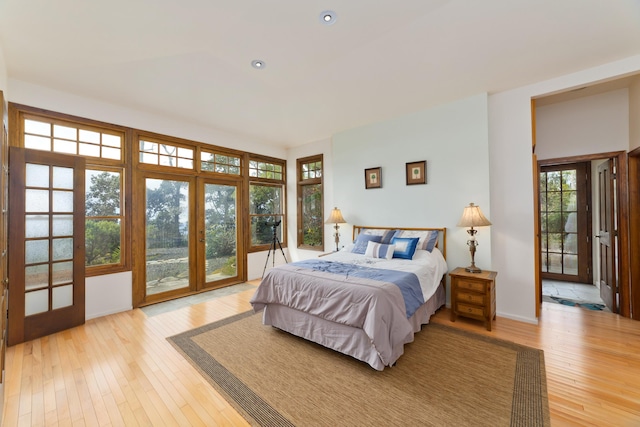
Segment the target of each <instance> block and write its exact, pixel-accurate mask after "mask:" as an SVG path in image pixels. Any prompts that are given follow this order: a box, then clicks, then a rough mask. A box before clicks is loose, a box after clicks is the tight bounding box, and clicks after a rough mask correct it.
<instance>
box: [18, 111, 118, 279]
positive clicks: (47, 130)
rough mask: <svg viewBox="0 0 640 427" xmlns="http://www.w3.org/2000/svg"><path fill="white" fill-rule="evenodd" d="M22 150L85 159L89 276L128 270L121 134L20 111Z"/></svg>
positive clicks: (65, 118)
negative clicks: (50, 152)
mask: <svg viewBox="0 0 640 427" xmlns="http://www.w3.org/2000/svg"><path fill="white" fill-rule="evenodd" d="M19 117H20V120H21V125H22V126H21V128H22V130H23V132H22V134H21V143H22V145H23V146H24V148H28V149H32V150H43V151H52V152H56V153H60V154H70V155H77V156H83V157H85V158H86V159H87V160H86V165H87V166H86V170H85V180H86V181H85V266H86V268H87V269H86V273H87V276H91V275H96V274H105V273H110V272H114V271H122V270H124V269H126V268H127V264H128V257H126V256H125V255H124V254H125V251H126V250H128V248H127V247H126V241H127V240H126V238H125V233H126V225H127V224H126V221H125V212H124V187H123V183H124V179H125V177H124V175H125V164H124V158H125V156H124V150H125V144H124V141H125V131H124V129H123V128H121V127H119V126H113V125H105V124H103V123H96V122H93V121H91V120H87V119H81V118H72V117H70V116H66V115H62V114H58V113H45V114H39V113H37V114H36V113H34V112H25V111H21V112H20V115H19Z"/></svg>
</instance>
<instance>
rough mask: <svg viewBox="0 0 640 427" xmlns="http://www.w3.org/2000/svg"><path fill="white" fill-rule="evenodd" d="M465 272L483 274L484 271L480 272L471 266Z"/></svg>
mask: <svg viewBox="0 0 640 427" xmlns="http://www.w3.org/2000/svg"><path fill="white" fill-rule="evenodd" d="M464 271H468V272H469V273H482V270H480V269H479V268H478V267H476V266H475V265H470V266H469V267H467V268H465V269H464Z"/></svg>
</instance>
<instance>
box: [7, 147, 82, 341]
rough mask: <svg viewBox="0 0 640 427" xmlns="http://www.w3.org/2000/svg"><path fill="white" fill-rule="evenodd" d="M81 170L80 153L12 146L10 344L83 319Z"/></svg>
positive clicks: (10, 159) (10, 165) (10, 181)
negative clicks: (75, 154) (70, 154)
mask: <svg viewBox="0 0 640 427" xmlns="http://www.w3.org/2000/svg"><path fill="white" fill-rule="evenodd" d="M84 170H85V160H84V158H82V157H79V156H69V155H62V154H57V153H51V152H45V151H36V150H28V149H23V148H18V147H10V151H9V204H10V206H11V216H10V218H9V247H10V253H9V263H10V271H9V283H10V284H11V291H10V295H9V321H8V327H9V328H8V332H9V333H8V345H14V344H18V343H21V342H24V341H29V340H32V339H35V338H39V337H42V336H45V335H49V334H52V333H54V332H58V331H62V330H65V329H69V328H72V327H74V326H78V325H81V324H83V323H84V320H85V287H84V285H85V283H84V280H85V278H84V264H85V249H84V213H85V211H84V202H85V200H84V197H85V195H84V187H85V180H84Z"/></svg>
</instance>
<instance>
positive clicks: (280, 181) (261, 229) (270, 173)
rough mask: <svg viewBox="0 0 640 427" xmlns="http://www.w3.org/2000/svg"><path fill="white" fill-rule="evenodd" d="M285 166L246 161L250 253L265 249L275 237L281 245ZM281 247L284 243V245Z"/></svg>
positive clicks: (253, 160) (276, 162)
mask: <svg viewBox="0 0 640 427" xmlns="http://www.w3.org/2000/svg"><path fill="white" fill-rule="evenodd" d="M284 170H285V163H284V162H282V161H275V160H272V159H265V160H263V159H250V160H249V225H250V230H251V248H250V249H252V250H265V249H268V247H269V245H271V243H272V242H273V239H274V237H277V238H278V240H279V241H280V242H281V243H283V235H284V234H283V231H282V230H285V229H286V226H285V221H284V211H285V209H284V184H285V174H284ZM283 244H284V243H283Z"/></svg>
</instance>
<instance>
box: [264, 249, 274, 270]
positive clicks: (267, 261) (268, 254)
mask: <svg viewBox="0 0 640 427" xmlns="http://www.w3.org/2000/svg"><path fill="white" fill-rule="evenodd" d="M270 255H271V248H269V252H267V260H266V261H265V262H264V268H263V269H262V277H264V272H265V271H267V264H269V256H270ZM274 255H275V252H274ZM274 258H275V257H274Z"/></svg>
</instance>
